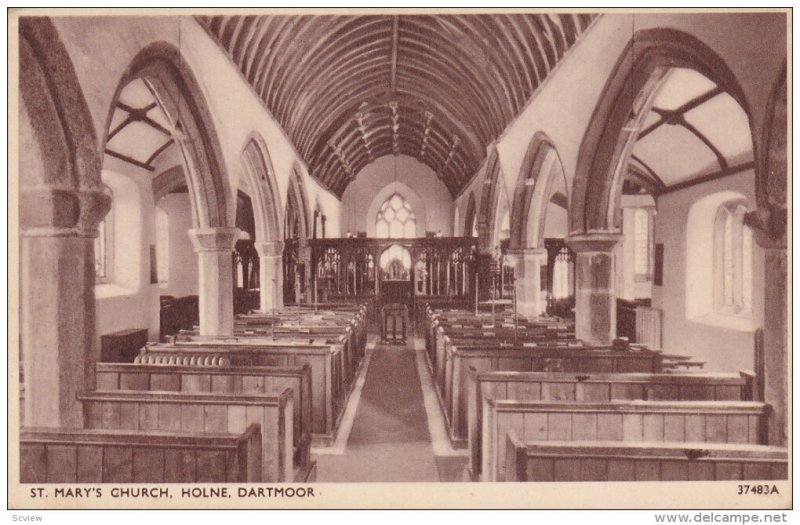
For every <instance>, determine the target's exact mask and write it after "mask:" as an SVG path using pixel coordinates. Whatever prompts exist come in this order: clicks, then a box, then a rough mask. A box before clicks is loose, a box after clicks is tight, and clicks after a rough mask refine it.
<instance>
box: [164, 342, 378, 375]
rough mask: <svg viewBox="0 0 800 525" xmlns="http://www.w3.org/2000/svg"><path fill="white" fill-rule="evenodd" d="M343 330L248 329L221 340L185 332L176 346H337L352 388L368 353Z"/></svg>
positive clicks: (344, 372)
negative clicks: (290, 344) (192, 344)
mask: <svg viewBox="0 0 800 525" xmlns="http://www.w3.org/2000/svg"><path fill="white" fill-rule="evenodd" d="M341 332H342V330H336V331H332V330H325V331H321V330H312V329H299V330H296V329H294V328H292V329H281V330H279V331H277V332H276V333H275V334H274V336H273V334H272V333H271V332H270V331H269V330H266V331H264V332H262V331H260V330H247V331H246V332H242V333H237V334H236V335H234V336H231V337H226V338H219V337H205V336H199V335H197V333H196V331H191V332H190V331H187V330H183V331H181V333H180V334H178V336H177V337H176V338H175V340H174V343H175V344H179V345H180V344H183V343H194V344H198V345H205V344H226V345H245V346H248V345H249V346H254V345H270V346H274V345H275V344H277V343H292V344H309V345H336V346H339V347H341V349H342V350H341V354H342V370H341V372H342V378H343V380H344V381H345V387H346V388H347V387H349V386H350V384H351V383H352V381H353V380H354V379H355V376H356V373H357V371H358V367H359V366H360V364H361V362H362V359H363V357H364V354H365V351H364V350H365V348H366V345H365V346H364V347H363V348H361V347H360V346H358V345H357V344H355V343H354V340H353V339H351V338H350V337H349V336H348V334H342V333H341Z"/></svg>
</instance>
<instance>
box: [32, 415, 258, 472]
mask: <svg viewBox="0 0 800 525" xmlns="http://www.w3.org/2000/svg"><path fill="white" fill-rule="evenodd" d="M261 448H262V444H261V428H260V427H259V426H258V425H256V424H253V425H249V426H248V427H247V428H246V429H245V431H244V432H243V433H241V434H228V433H222V434H219V433H209V434H202V435H198V434H186V433H174V432H170V433H165V432H152V431H147V432H132V431H127V430H61V429H47V428H23V429H22V430H21V431H20V481H21V482H22V483H203V482H216V483H223V482H238V483H244V482H255V481H259V480H260V479H261Z"/></svg>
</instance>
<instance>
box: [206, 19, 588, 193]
mask: <svg viewBox="0 0 800 525" xmlns="http://www.w3.org/2000/svg"><path fill="white" fill-rule="evenodd" d="M594 17H595V15H590V14H580V15H569V14H508V15H498V14H492V15H442V16H418V15H395V16H391V15H389V16H213V17H205V16H201V17H197V19H198V20H199V22H200V23H201V24H202V25H203V26H204V27H205V28H206V29H207V30H208V32H209V33H210V34H211V35H212V37H214V38H215V39H216V40H217V42H218V43H219V45H220V46H221V47H222V48H223V49H224V50H225V51H226V52H227V53H228V55H229V56H230V58H231V59H232V60H233V62H234V63H235V64H236V65H237V67H238V68H239V70H240V71H241V72H242V74H243V75H244V77H245V78H246V79H247V81H248V82H249V83H250V85H251V86H252V87H253V89H254V90H255V91H256V93H258V95H259V96H260V97H261V98H262V100H263V101H264V103H265V104H266V106H267V108H268V109H269V110H270V112H271V113H272V114H273V115H274V116H275V118H276V119H277V120H278V122H279V123H280V124H281V125H282V126H283V128H284V129H285V130H286V132H287V133H288V135H289V137H290V138H291V139H292V141H293V142H294V144H295V146H296V147H297V149H298V152H299V153H300V155H301V156H302V157H303V159H304V160H305V162H306V164H307V165H308V166H309V169H310V171H311V174H312V175H313V176H315V177H316V178H317V179H318V180H319V181H320V182H322V183H323V184H324V185H326V186H327V187H328V188H330V189H331V190H332V191H333V192H334V193H336V194H337V195H339V196H341V194H342V193H343V192H344V190H345V188H346V187H347V185H348V183H349V182H350V181H351V180H352V179H353V177H355V175H356V174H357V173H358V172H359V171H360V170H361V168H363V167H364V166H365V165H367V164H368V163H370V162H371V161H373V160H375V159H377V158H379V157H382V156H384V155H388V154H404V155H410V156H412V157H416V158H418V159H419V160H420V161H422V162H424V163H426V164H427V165H428V166H430V167H431V168H432V169H433V170H434V171H435V172H436V173H437V174H438V175H439V177H441V179H442V181H443V182H444V184H445V185H446V186H447V187H448V189H449V190H450V192H451V193H452V194H456V193H458V192H459V190H460V189H461V188H462V187H463V185H464V184H465V183H466V182H467V180H468V179H469V178H470V177H471V176H472V175H473V174H474V173H475V171H476V170H477V168H478V167H479V166H480V163H481V162H482V161H483V158H484V157H485V155H486V147H487V146H488V145H489V144H490V143H491V142H492V141H493V140H495V139H496V138H497V136H498V135H499V134H500V133H501V132H502V131H503V130H504V129H505V127H506V126H507V125H508V123H509V122H510V121H511V119H513V118H514V117H515V116H516V115H517V114H518V113H519V112H520V110H521V109H522V107H523V105H524V104H525V103H526V102H527V100H528V99H529V98H530V96H531V95H532V94H533V92H534V90H535V89H536V88H537V86H539V85H540V84H541V83H542V82H543V81H544V79H545V77H546V76H547V75H548V74H549V72H550V71H552V70H553V68H554V67H555V65H556V64H557V63H558V61H559V60H560V59H561V58H562V57H563V56H564V54H565V53H566V51H567V50H568V49H569V48H570V46H572V45H573V44H574V43H575V41H576V39H577V38H578V36H579V35H580V34H581V33H582V32H583V31H584V30H585V29H586V28H587V26H588V25H589V24H590V23H591V21H592V20H593V18H594Z"/></svg>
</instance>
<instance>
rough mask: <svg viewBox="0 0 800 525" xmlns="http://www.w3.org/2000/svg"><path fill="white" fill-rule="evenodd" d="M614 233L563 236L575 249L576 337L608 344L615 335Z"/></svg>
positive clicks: (615, 236) (599, 343) (618, 237)
mask: <svg viewBox="0 0 800 525" xmlns="http://www.w3.org/2000/svg"><path fill="white" fill-rule="evenodd" d="M620 238H621V237H620V236H619V235H618V234H615V233H593V234H588V235H577V236H573V237H569V238H567V239H566V243H567V245H568V246H569V247H570V248H571V249H572V251H574V252H575V337H577V338H578V339H581V340H583V341H585V342H587V343H589V344H595V345H608V344H611V342H612V341H613V340H614V338H615V337H616V336H617V298H616V290H615V281H616V276H615V274H614V247H615V246H616V245H617V243H618V242H619V240H620Z"/></svg>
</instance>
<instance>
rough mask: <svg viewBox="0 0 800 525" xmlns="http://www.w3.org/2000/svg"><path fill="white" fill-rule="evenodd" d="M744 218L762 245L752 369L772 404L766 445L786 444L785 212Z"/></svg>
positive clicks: (763, 211) (758, 213)
mask: <svg viewBox="0 0 800 525" xmlns="http://www.w3.org/2000/svg"><path fill="white" fill-rule="evenodd" d="M745 220H746V221H747V222H748V223H749V225H750V226H751V227H752V228H753V233H754V238H755V240H756V242H757V243H758V245H759V246H761V247H762V248H764V271H765V275H764V329H763V337H764V338H763V352H762V355H761V356H758V355H757V356H756V359H760V360H761V362H760V363H756V370H759V369H761V370H763V378H759V379H762V380H763V382H764V384H763V393H764V401H765V402H766V403H769V405H770V406H772V414H771V415H770V418H769V427H768V439H769V444H770V445H776V446H784V447H785V446H786V444H787V440H788V413H789V403H788V399H789V384H788V369H789V368H788V367H789V346H788V331H789V329H788V326H789V325H788V323H789V317H788V309H787V298H786V290H787V283H788V262H787V255H786V249H787V246H786V245H787V239H786V224H787V211H786V209H785V208H781V209H761V210H758V211H756V212H752V213H749V214H748V216H746V217H745Z"/></svg>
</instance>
